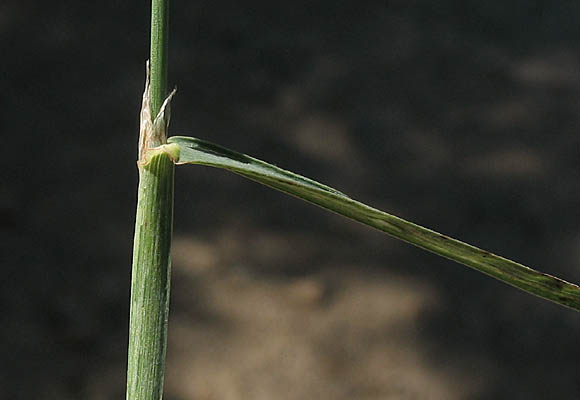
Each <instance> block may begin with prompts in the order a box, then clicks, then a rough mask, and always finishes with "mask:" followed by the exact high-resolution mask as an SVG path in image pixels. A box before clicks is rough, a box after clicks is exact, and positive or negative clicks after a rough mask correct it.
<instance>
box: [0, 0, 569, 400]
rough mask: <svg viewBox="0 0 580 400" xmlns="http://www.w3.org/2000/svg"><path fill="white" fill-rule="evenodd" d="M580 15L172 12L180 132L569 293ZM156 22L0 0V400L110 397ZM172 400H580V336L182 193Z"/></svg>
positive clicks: (500, 295) (364, 241)
mask: <svg viewBox="0 0 580 400" xmlns="http://www.w3.org/2000/svg"><path fill="white" fill-rule="evenodd" d="M579 21H580V3H579V2H575V1H547V0H546V1H542V0H540V1H533V2H530V1H523V0H514V1H509V2H506V1H485V2H484V1H479V0H477V1H476V0H438V1H420V0H416V1H395V0H393V1H380V2H379V1H367V2H364V1H340V0H339V1H315V2H307V1H294V2H271V1H268V2H266V1H250V2H234V1H182V0H172V4H171V38H170V43H171V44H170V72H169V76H170V82H171V84H172V85H173V84H175V85H177V88H178V94H177V96H176V97H175V100H174V103H173V106H172V116H173V120H172V125H171V128H170V131H171V133H172V134H173V135H191V136H197V137H201V138H204V139H207V140H211V141H214V142H217V143H220V144H222V145H224V146H227V147H230V148H233V149H236V150H238V151H241V152H245V153H248V154H251V155H253V156H255V157H258V158H261V159H264V160H267V161H271V162H275V163H276V164H278V165H280V166H282V167H286V168H288V169H291V170H293V171H296V172H298V173H301V174H304V175H306V176H309V177H312V178H315V179H317V180H320V181H321V182H324V183H327V184H329V185H331V186H333V187H336V188H338V189H339V190H341V191H344V192H345V193H347V194H349V195H351V196H352V197H354V198H356V199H360V200H362V201H364V202H367V203H369V204H372V205H375V206H377V207H379V208H381V209H384V210H387V211H389V212H392V213H394V214H395V215H398V216H401V217H404V218H407V219H409V220H411V221H414V222H417V223H419V224H422V225H426V226H428V227H431V228H433V229H436V230H438V231H441V232H442V233H445V234H448V235H451V236H453V237H458V238H461V239H462V240H465V241H467V242H468V243H472V244H475V245H478V246H480V247H482V248H485V249H487V250H490V251H493V252H496V253H499V254H502V255H504V256H506V257H509V258H513V259H515V260H518V261H520V262H522V263H524V264H526V265H529V266H531V267H536V268H539V269H540V270H543V271H545V272H548V273H551V274H554V275H558V276H562V277H563V278H565V279H567V280H570V281H573V282H580V264H579V263H578V259H579V258H580V250H579V249H580V157H579V156H580V134H579V133H580V132H579V129H580V53H579V51H580V23H579ZM148 24H149V5H148V2H147V1H140V2H137V1H99V2H78V1H60V2H47V1H27V0H18V1H16V0H3V1H2V2H1V3H0V49H2V61H1V62H0V82H1V86H0V87H1V91H0V99H1V100H2V102H1V105H2V107H1V108H0V120H1V125H0V126H1V130H2V138H3V140H4V143H5V144H4V146H3V151H2V156H1V157H0V177H1V182H2V190H1V191H0V239H1V240H0V243H1V245H0V246H1V247H0V263H1V264H0V265H1V267H2V276H1V278H0V309H1V312H0V327H1V328H0V360H1V361H2V362H1V363H0V397H1V398H3V399H38V400H52V399H59V400H67V399H87V400H100V399H114V398H117V399H120V398H124V382H125V362H126V361H125V360H126V344H127V325H128V304H129V278H130V264H131V248H132V235H133V223H134V213H135V202H136V197H135V196H136V186H137V169H136V165H135V159H136V142H137V135H138V112H139V107H140V100H141V94H142V90H143V84H144V69H145V60H146V58H147V54H148V46H149V43H148V35H149V26H148ZM173 267H174V270H173V287H172V300H171V315H170V328H169V345H168V362H167V379H166V395H165V398H166V399H167V400H188V399H217V400H221V399H225V400H230V399H231V400H237V399H504V398H505V399H507V398H509V399H548V398H551V399H554V398H567V399H571V398H580V379H579V375H578V360H579V359H580V347H579V346H578V338H579V337H580V319H579V314H577V313H576V312H573V311H571V310H567V309H564V308H561V307H558V306H556V305H553V304H551V303H547V302H545V301H542V300H539V299H536V298H534V297H532V296H530V295H527V294H525V293H521V292H519V291H517V290H514V289H512V288H510V287H508V286H506V285H504V284H502V283H499V282H496V281H494V280H492V279H489V278H487V277H486V276H484V275H482V274H479V273H477V272H474V271H472V270H470V269H468V268H465V267H463V266H460V265H457V264H454V263H452V262H450V261H447V260H445V259H442V258H439V257H436V256H433V255H430V254H428V253H425V252H423V251H421V250H418V249H416V248H413V247H411V246H409V245H407V244H404V243H401V242H398V241H396V240H394V239H391V238H389V237H387V236H385V235H382V234H380V233H379V232H376V231H373V230H370V229H367V228H365V227H363V226H360V225H358V224H356V223H353V222H350V221H348V220H345V219H342V218H340V217H338V216H336V215H333V214H331V213H328V212H326V211H323V210H321V209H319V208H317V207H314V206H311V205H309V204H306V203H302V202H300V201H298V200H296V199H294V198H290V197H287V196H285V195H282V194H280V193H278V192H275V191H272V190H270V189H268V188H264V187H261V186H259V185H257V184H255V183H252V182H249V181H246V180H244V179H242V178H240V177H238V176H236V175H232V174H228V173H226V172H223V171H219V170H212V169H209V168H204V167H181V168H178V170H177V173H176V204H175V235H174V266H173Z"/></svg>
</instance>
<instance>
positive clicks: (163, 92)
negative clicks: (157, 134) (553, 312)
mask: <svg viewBox="0 0 580 400" xmlns="http://www.w3.org/2000/svg"><path fill="white" fill-rule="evenodd" d="M168 40H169V0H152V1H151V65H150V68H151V114H152V115H153V116H155V115H157V113H158V112H159V110H160V109H161V104H163V101H164V100H165V96H167V64H168V62H167V53H168V47H169V46H168V43H169V42H168Z"/></svg>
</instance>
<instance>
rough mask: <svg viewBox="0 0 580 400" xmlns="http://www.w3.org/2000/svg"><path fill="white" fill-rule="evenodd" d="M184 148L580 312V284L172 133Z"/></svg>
mask: <svg viewBox="0 0 580 400" xmlns="http://www.w3.org/2000/svg"><path fill="white" fill-rule="evenodd" d="M168 143H175V144H177V145H178V146H179V148H180V154H179V159H178V160H176V164H178V165H180V164H198V165H206V166H211V167H217V168H223V169H227V170H229V171H231V172H234V173H236V174H239V175H242V176H244V177H246V178H248V179H251V180H254V181H257V182H259V183H261V184H264V185H266V186H269V187H272V188H274V189H277V190H280V191H282V192H285V193H287V194H290V195H293V196H295V197H298V198H301V199H304V200H307V201H309V202H311V203H314V204H316V205H318V206H320V207H322V208H325V209H328V210H330V211H333V212H335V213H337V214H340V215H343V216H345V217H348V218H350V219H353V220H355V221H358V222H360V223H363V224H365V225H368V226H371V227H373V228H375V229H378V230H380V231H383V232H385V233H387V234H389V235H391V236H393V237H395V238H397V239H400V240H403V241H405V242H407V243H410V244H412V245H414V246H417V247H420V248H422V249H424V250H427V251H429V252H432V253H434V254H437V255H440V256H442V257H445V258H448V259H450V260H453V261H456V262H458V263H460V264H463V265H466V266H468V267H470V268H472V269H475V270H477V271H479V272H482V273H484V274H486V275H489V276H491V277H493V278H495V279H498V280H500V281H502V282H504V283H507V284H509V285H511V286H514V287H516V288H518V289H520V290H523V291H525V292H528V293H530V294H533V295H535V296H538V297H541V298H543V299H546V300H550V301H552V302H555V303H557V304H560V305H563V306H566V307H569V308H572V309H574V310H577V311H580V287H578V286H577V285H575V284H573V283H570V282H566V281H564V280H562V279H560V278H557V277H555V276H552V275H549V274H545V273H543V272H539V271H536V270H534V269H531V268H529V267H526V266H524V265H522V264H519V263H516V262H515V261H511V260H508V259H506V258H504V257H501V256H498V255H495V254H493V253H490V252H488V251H486V250H482V249H480V248H477V247H475V246H472V245H469V244H467V243H464V242H461V241H459V240H456V239H453V238H450V237H449V236H446V235H443V234H440V233H438V232H435V231H433V230H431V229H428V228H424V227H422V226H420V225H417V224H414V223H412V222H409V221H406V220H404V219H402V218H399V217H396V216H394V215H391V214H388V213H386V212H384V211H381V210H378V209H376V208H373V207H370V206H368V205H366V204H364V203H361V202H359V201H356V200H353V199H351V198H350V197H348V196H347V195H345V194H343V193H341V192H339V191H337V190H335V189H333V188H331V187H329V186H326V185H323V184H321V183H318V182H316V181H313V180H312V179H309V178H306V177H304V176H301V175H298V174H295V173H293V172H290V171H287V170H284V169H282V168H279V167H277V166H275V165H272V164H268V163H266V162H264V161H261V160H258V159H256V158H253V157H250V156H247V155H245V154H241V153H237V152H235V151H232V150H229V149H227V148H225V147H221V146H219V145H216V144H213V143H210V142H207V141H205V140H202V139H197V138H191V137H184V136H174V137H171V138H169V140H168Z"/></svg>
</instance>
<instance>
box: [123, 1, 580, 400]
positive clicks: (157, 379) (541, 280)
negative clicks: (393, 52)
mask: <svg viewBox="0 0 580 400" xmlns="http://www.w3.org/2000/svg"><path fill="white" fill-rule="evenodd" d="M167 44H168V0H152V18H151V63H150V65H149V64H148V67H147V79H146V84H145V93H144V95H143V104H142V110H141V128H140V129H141V132H140V139H139V161H138V162H137V165H138V169H139V189H138V202H137V217H136V224H135V242H134V250H133V272H132V283H131V312H130V328H129V357H128V372H127V400H159V399H161V398H162V393H163V375H164V368H165V353H166V337H167V321H168V311H169V287H170V272H171V271H170V269H171V262H170V249H171V234H172V225H173V175H174V165H182V164H199V165H206V166H212V167H218V168H223V169H226V170H229V171H231V172H234V173H236V174H239V175H242V176H244V177H246V178H248V179H251V180H254V181H257V182H259V183H262V184H264V185H267V186H269V187H272V188H274V189H277V190H280V191H282V192H285V193H287V194H290V195H293V196H296V197H298V198H301V199H304V200H307V201H309V202H311V203H314V204H316V205H318V206H320V207H323V208H325V209H328V210H331V211H333V212H335V213H338V214H341V215H343V216H345V217H348V218H351V219H354V220H356V221H358V222H360V223H363V224H365V225H368V226H370V227H373V228H376V229H379V230H380V231H383V232H385V233H387V234H388V235H391V236H393V237H395V238H398V239H400V240H403V241H405V242H408V243H410V244H413V245H415V246H417V247H420V248H422V249H425V250H428V251H430V252H433V253H435V254H438V255H440V256H443V257H446V258H448V259H451V260H453V261H456V262H458V263H461V264H463V265H466V266H468V267H470V268H473V269H475V270H477V271H480V272H483V273H485V274H487V275H489V276H491V277H494V278H496V279H499V280H501V281H503V282H505V283H507V284H510V285H512V286H514V287H516V288H518V289H521V290H523V291H526V292H528V293H531V294H533V295H536V296H538V297H541V298H543V299H546V300H550V301H553V302H555V303H557V304H560V305H563V306H566V307H569V308H572V309H575V310H577V311H580V288H579V287H578V286H577V285H575V284H572V283H569V282H566V281H564V280H562V279H560V278H557V277H554V276H551V275H549V274H546V273H542V272H539V271H536V270H534V269H531V268H528V267H526V266H524V265H521V264H519V263H516V262H514V261H511V260H508V259H506V258H503V257H501V256H498V255H495V254H492V253H490V252H488V251H486V250H482V249H479V248H477V247H474V246H471V245H469V244H466V243H463V242H461V241H459V240H456V239H453V238H450V237H449V236H446V235H443V234H440V233H438V232H435V231H433V230H430V229H427V228H424V227H422V226H419V225H416V224H414V223H412V222H409V221H406V220H404V219H401V218H398V217H396V216H393V215H391V214H388V213H386V212H383V211H380V210H377V209H375V208H372V207H370V206H367V205H365V204H363V203H361V202H358V201H356V200H353V199H351V198H350V197H348V196H346V195H345V194H343V193H341V192H340V191H338V190H335V189H333V188H330V187H328V186H326V185H323V184H321V183H318V182H316V181H313V180H311V179H309V178H306V177H303V176H300V175H297V174H294V173H292V172H290V171H286V170H283V169H281V168H278V167H276V166H274V165H272V164H268V163H266V162H263V161H260V160H257V159H255V158H253V157H250V156H247V155H244V154H241V153H237V152H235V151H233V150H229V149H226V148H224V147H221V146H219V145H216V144H212V143H209V142H207V141H204V140H201V139H197V138H193V137H183V136H175V137H171V138H169V139H168V138H167V130H168V125H169V109H168V107H169V101H170V99H171V96H172V94H170V95H169V96H167Z"/></svg>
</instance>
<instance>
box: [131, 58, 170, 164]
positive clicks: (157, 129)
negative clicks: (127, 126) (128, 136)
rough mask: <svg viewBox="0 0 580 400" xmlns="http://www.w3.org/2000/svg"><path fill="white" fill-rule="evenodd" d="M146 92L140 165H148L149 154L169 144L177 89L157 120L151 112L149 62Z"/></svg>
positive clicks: (143, 105) (167, 100) (142, 106)
mask: <svg viewBox="0 0 580 400" xmlns="http://www.w3.org/2000/svg"><path fill="white" fill-rule="evenodd" d="M145 69H146V79H145V91H144V92H143V102H142V103H141V113H140V124H139V161H138V164H139V165H144V164H146V163H147V160H148V157H147V152H148V151H149V150H152V149H155V148H158V147H159V146H161V145H164V144H166V143H167V130H168V128H169V120H170V119H171V112H170V105H169V104H170V102H171V99H172V98H173V96H174V95H175V89H173V91H172V92H171V93H170V94H169V96H167V98H166V99H165V101H163V104H162V105H161V109H160V110H159V113H158V114H157V116H155V118H152V112H151V87H150V82H149V61H147V66H146V68H145Z"/></svg>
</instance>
